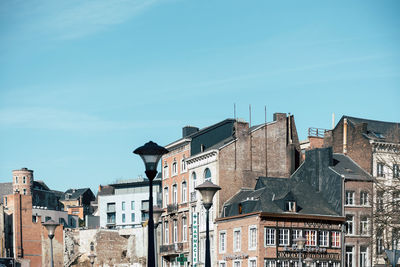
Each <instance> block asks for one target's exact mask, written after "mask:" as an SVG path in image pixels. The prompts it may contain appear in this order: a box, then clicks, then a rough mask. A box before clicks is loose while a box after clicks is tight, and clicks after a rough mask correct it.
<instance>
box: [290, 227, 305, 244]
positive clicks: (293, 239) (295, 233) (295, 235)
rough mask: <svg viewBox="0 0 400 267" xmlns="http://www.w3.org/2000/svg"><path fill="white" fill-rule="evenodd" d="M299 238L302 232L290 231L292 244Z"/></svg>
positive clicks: (299, 230)
mask: <svg viewBox="0 0 400 267" xmlns="http://www.w3.org/2000/svg"><path fill="white" fill-rule="evenodd" d="M301 236H303V230H301V229H292V243H295V240H296V239H297V238H299V237H301Z"/></svg>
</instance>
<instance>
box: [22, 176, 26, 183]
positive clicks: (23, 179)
mask: <svg viewBox="0 0 400 267" xmlns="http://www.w3.org/2000/svg"><path fill="white" fill-rule="evenodd" d="M22 182H23V183H24V184H26V178H25V176H24V177H22Z"/></svg>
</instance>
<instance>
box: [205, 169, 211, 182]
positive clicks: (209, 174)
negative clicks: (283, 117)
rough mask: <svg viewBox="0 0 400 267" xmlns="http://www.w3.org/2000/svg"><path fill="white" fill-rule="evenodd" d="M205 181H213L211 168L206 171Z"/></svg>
mask: <svg viewBox="0 0 400 267" xmlns="http://www.w3.org/2000/svg"><path fill="white" fill-rule="evenodd" d="M204 180H206V181H209V180H211V171H210V169H209V168H206V169H205V170H204Z"/></svg>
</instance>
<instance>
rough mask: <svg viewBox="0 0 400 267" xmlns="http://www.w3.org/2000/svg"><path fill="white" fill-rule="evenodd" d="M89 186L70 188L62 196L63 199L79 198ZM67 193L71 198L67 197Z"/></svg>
mask: <svg viewBox="0 0 400 267" xmlns="http://www.w3.org/2000/svg"><path fill="white" fill-rule="evenodd" d="M87 190H90V189H89V188H79V189H68V190H67V191H65V193H64V194H63V195H62V196H61V200H66V199H68V200H77V199H79V197H80V196H82V195H83V194H84V193H85V192H86V191H87ZM66 195H69V198H66Z"/></svg>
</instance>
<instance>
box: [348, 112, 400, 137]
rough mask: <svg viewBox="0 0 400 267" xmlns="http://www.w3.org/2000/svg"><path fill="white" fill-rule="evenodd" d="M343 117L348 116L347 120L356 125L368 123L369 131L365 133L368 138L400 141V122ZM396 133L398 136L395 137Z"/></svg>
mask: <svg viewBox="0 0 400 267" xmlns="http://www.w3.org/2000/svg"><path fill="white" fill-rule="evenodd" d="M343 118H347V120H348V121H350V122H351V123H353V124H354V125H356V124H361V123H366V124H367V133H364V136H365V137H366V138H368V139H371V140H376V141H384V142H399V141H398V138H399V135H400V123H396V122H386V121H376V120H367V119H362V118H355V117H350V116H343ZM396 135H397V138H396V137H395V136H396ZM396 139H397V140H396Z"/></svg>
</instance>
